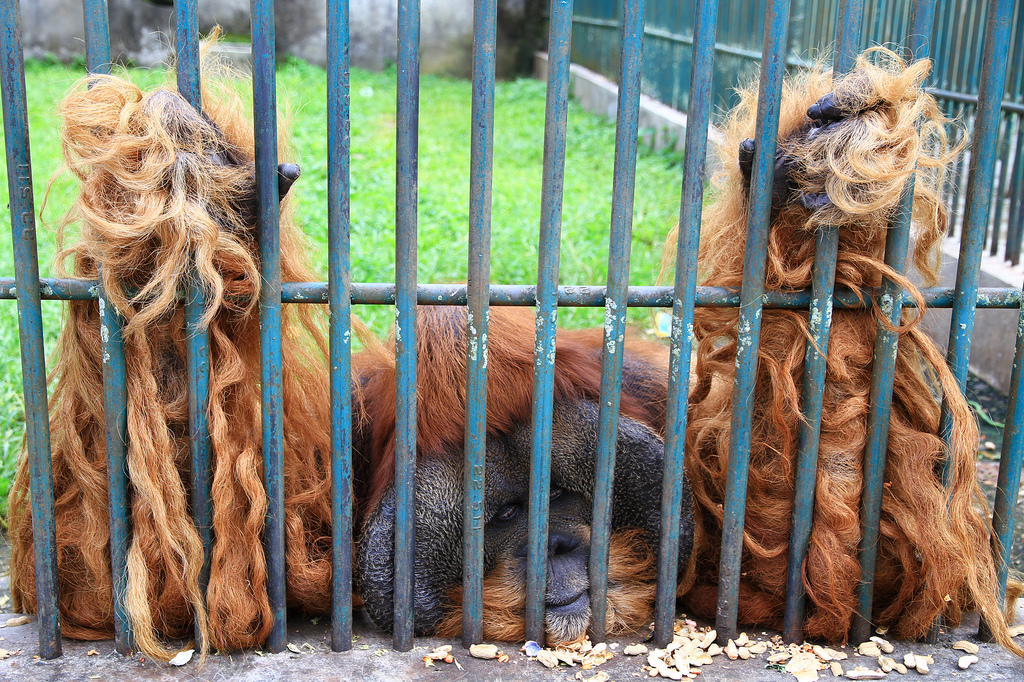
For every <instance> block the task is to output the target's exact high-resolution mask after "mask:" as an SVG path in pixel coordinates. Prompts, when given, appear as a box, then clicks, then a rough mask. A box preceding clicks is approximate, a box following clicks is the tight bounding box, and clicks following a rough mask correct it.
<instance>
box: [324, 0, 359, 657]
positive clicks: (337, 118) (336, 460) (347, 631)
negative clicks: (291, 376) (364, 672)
mask: <svg viewBox="0 0 1024 682" xmlns="http://www.w3.org/2000/svg"><path fill="white" fill-rule="evenodd" d="M349 41H350V34H349V3H348V0H328V2H327V157H328V165H327V268H328V278H329V281H328V291H329V293H328V298H329V300H330V309H331V326H330V356H331V557H332V559H331V567H332V578H331V648H332V649H333V650H334V651H348V650H349V649H351V648H352V521H353V502H354V500H353V496H352V388H351V381H352V379H351V377H352V292H351V289H352V283H351V254H350V241H351V240H350V230H351V226H352V223H351V221H350V209H351V203H350V198H351V184H350V174H349V171H350V154H351V138H350V130H351V118H350V100H349V98H350V91H349V56H348V50H349Z"/></svg>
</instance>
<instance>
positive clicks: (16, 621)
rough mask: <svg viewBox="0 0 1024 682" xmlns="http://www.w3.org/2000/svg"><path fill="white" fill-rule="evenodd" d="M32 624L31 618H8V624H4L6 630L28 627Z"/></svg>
mask: <svg viewBox="0 0 1024 682" xmlns="http://www.w3.org/2000/svg"><path fill="white" fill-rule="evenodd" d="M31 622H32V617H31V616H15V617H14V618H8V619H7V623H5V624H4V627H5V628H13V627H17V626H18V625H26V624H28V623H31Z"/></svg>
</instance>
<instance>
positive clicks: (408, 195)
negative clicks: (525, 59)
mask: <svg viewBox="0 0 1024 682" xmlns="http://www.w3.org/2000/svg"><path fill="white" fill-rule="evenodd" d="M419 44H420V6H419V1H418V0H399V3H398V114H397V127H398V131H397V146H398V151H397V165H396V172H397V181H396V190H395V192H396V194H395V203H396V207H395V209H396V216H395V230H396V231H397V233H398V234H397V240H396V241H397V245H396V249H397V253H396V257H395V279H396V282H395V286H396V292H395V351H396V355H397V367H396V382H395V383H396V387H395V388H396V391H397V396H396V401H395V406H396V407H395V409H396V410H397V414H396V415H395V435H396V446H395V460H396V461H395V632H394V646H395V649H397V650H398V651H408V650H409V649H411V648H412V637H413V610H412V608H413V607H412V597H413V560H414V557H415V553H414V549H415V548H414V547H413V543H414V533H413V523H414V521H415V514H414V512H415V510H414V509H413V504H414V502H415V500H414V496H413V492H414V491H413V485H414V483H415V479H416V195H417V177H416V175H417V157H418V151H419V107H420V55H419Z"/></svg>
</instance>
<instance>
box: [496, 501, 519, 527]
mask: <svg viewBox="0 0 1024 682" xmlns="http://www.w3.org/2000/svg"><path fill="white" fill-rule="evenodd" d="M517 516H519V505H518V504H506V505H505V506H504V507H502V508H501V510H500V511H499V512H498V513H497V514H495V515H494V520H495V521H501V522H502V523H507V522H509V521H511V520H512V519H514V518H515V517H517Z"/></svg>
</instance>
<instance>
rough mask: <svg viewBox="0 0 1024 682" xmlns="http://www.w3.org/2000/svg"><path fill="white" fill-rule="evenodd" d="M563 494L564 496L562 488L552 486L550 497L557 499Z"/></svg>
mask: <svg viewBox="0 0 1024 682" xmlns="http://www.w3.org/2000/svg"><path fill="white" fill-rule="evenodd" d="M561 496H562V489H561V488H552V489H551V497H550V499H551V500H557V499H558V498H559V497H561Z"/></svg>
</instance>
